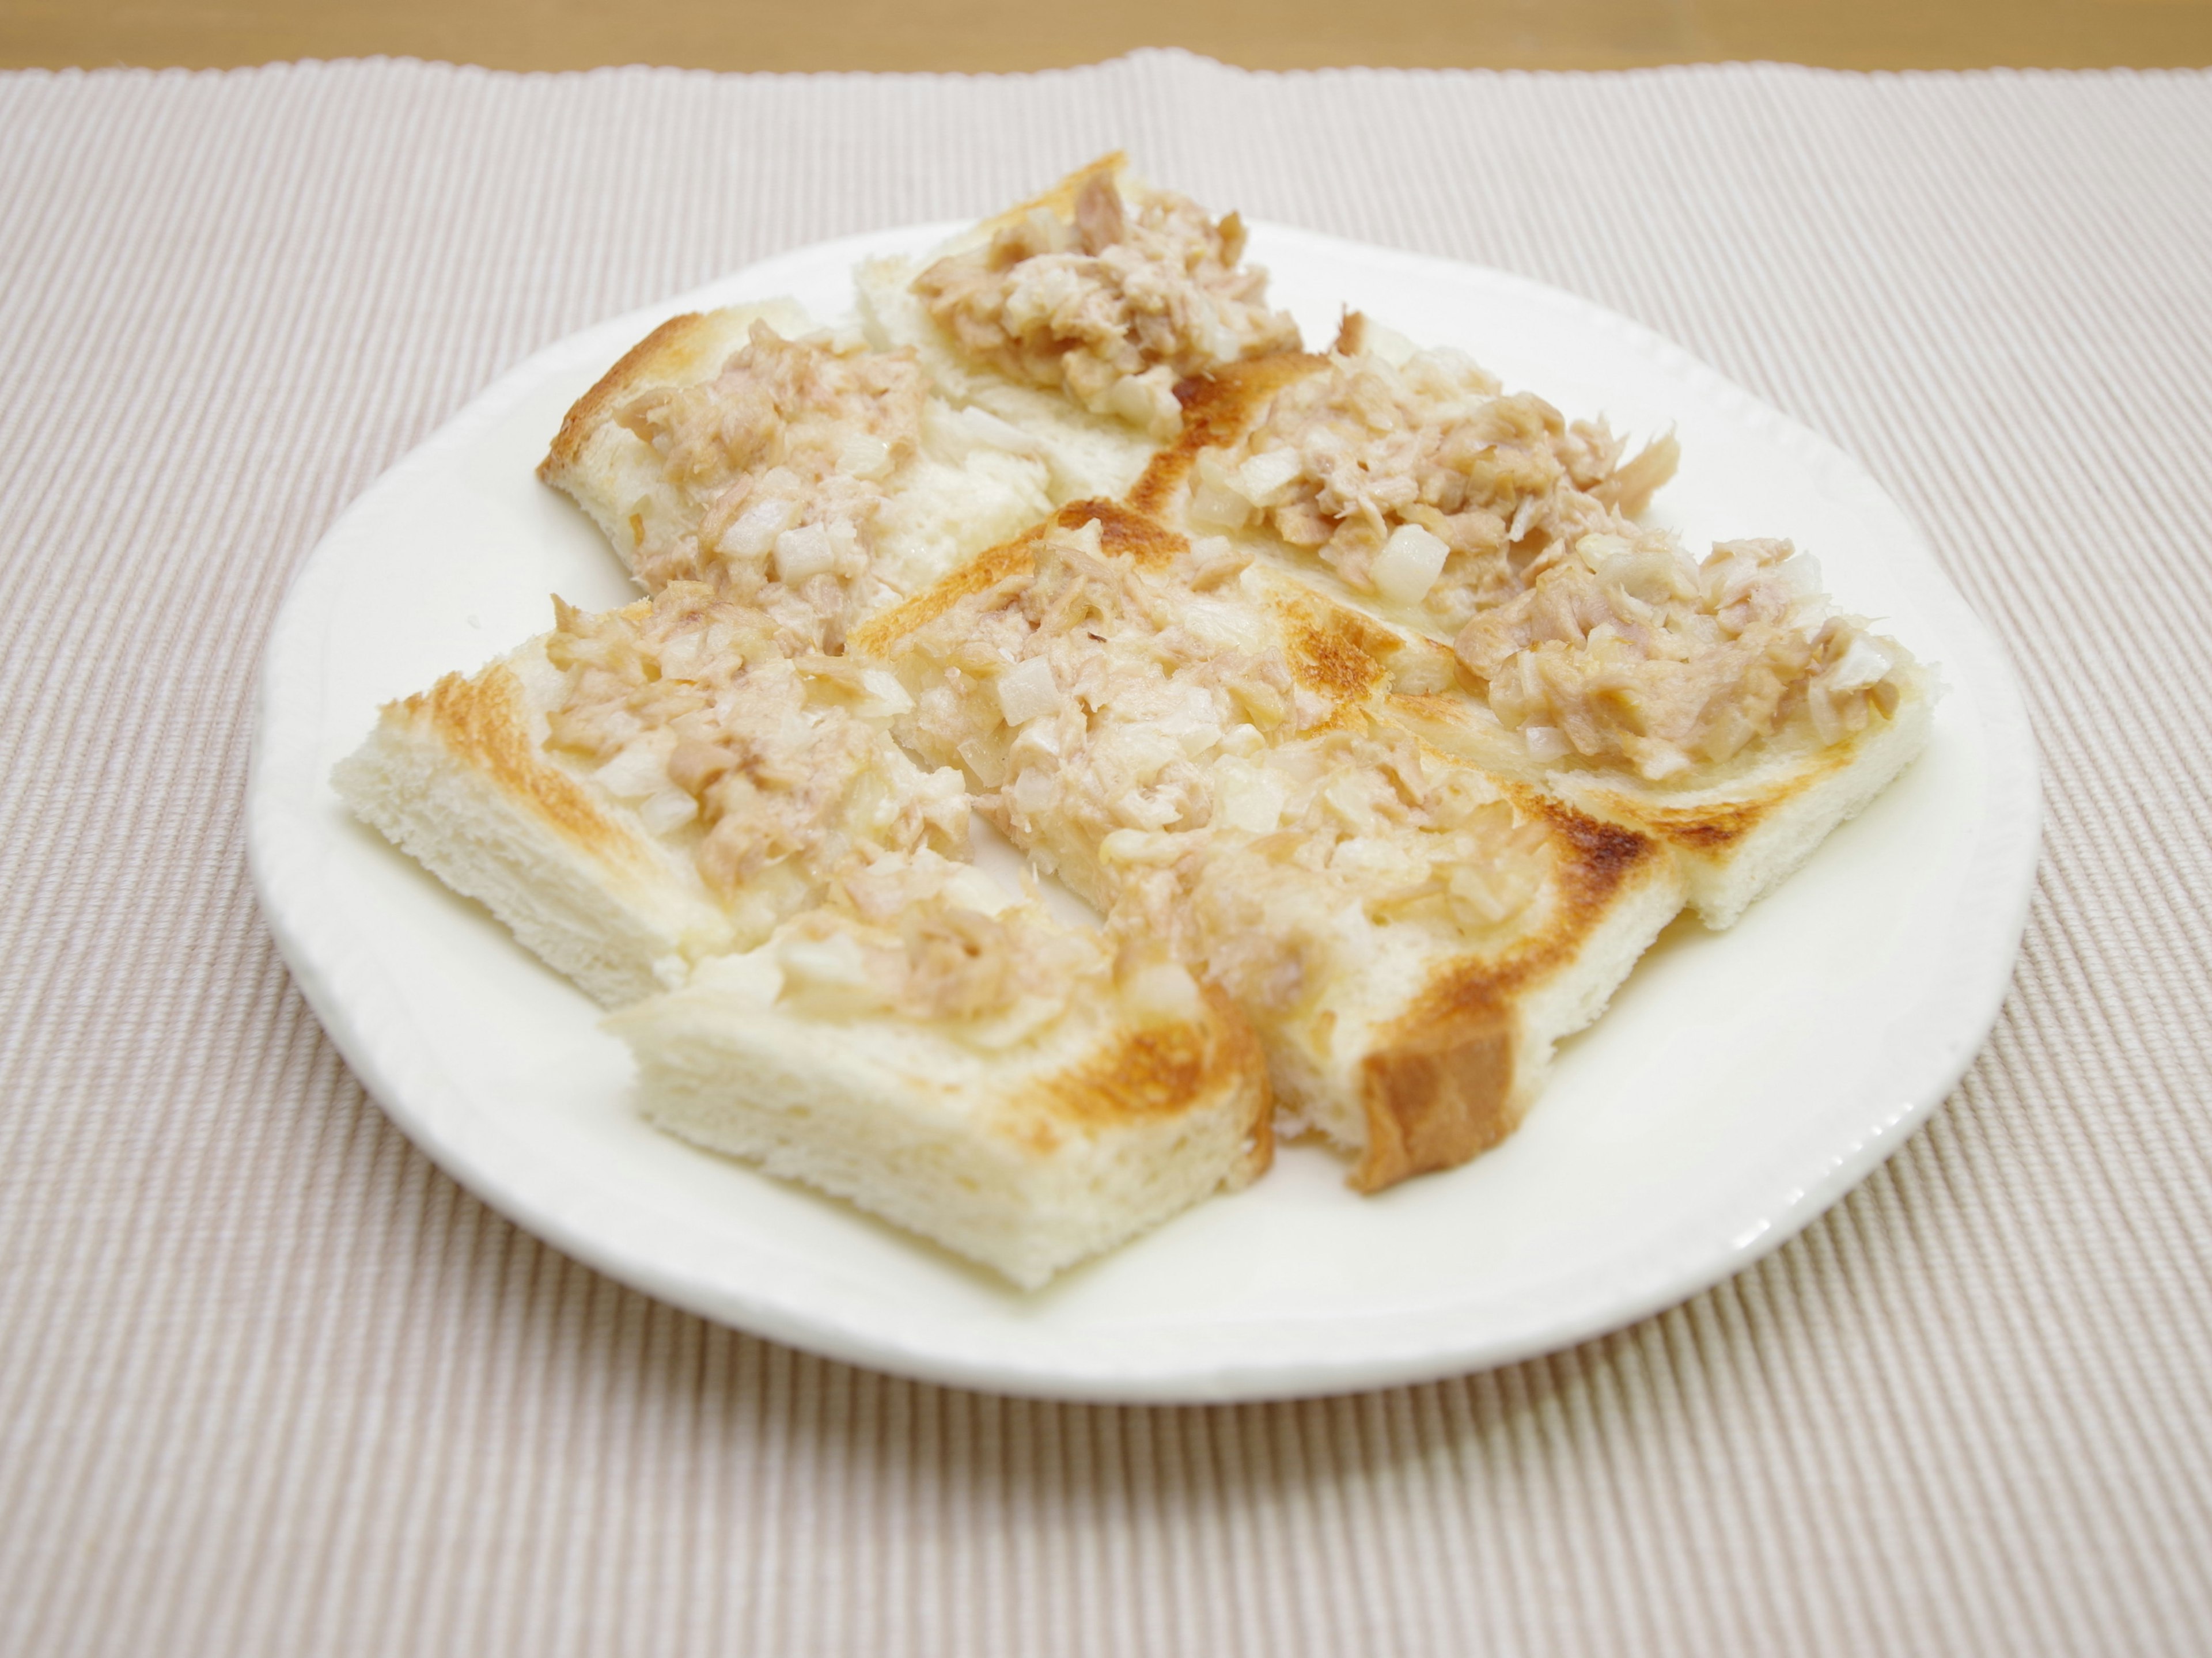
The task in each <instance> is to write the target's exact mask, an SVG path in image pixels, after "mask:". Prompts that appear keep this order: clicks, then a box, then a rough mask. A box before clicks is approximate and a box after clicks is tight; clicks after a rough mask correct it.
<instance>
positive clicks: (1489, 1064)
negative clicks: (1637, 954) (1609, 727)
mask: <svg viewBox="0 0 2212 1658" xmlns="http://www.w3.org/2000/svg"><path fill="white" fill-rule="evenodd" d="M1511 793H1512V794H1513V797H1514V799H1515V803H1516V805H1518V806H1519V807H1520V808H1521V809H1522V811H1526V812H1528V813H1529V814H1530V815H1532V816H1534V817H1540V818H1541V819H1542V820H1543V821H1544V822H1545V823H1546V824H1547V826H1548V827H1549V828H1550V829H1552V830H1553V836H1554V839H1553V845H1554V847H1555V848H1556V849H1557V853H1558V862H1557V863H1556V865H1555V866H1554V872H1553V887H1554V898H1553V902H1552V904H1551V905H1550V906H1549V907H1548V909H1547V914H1546V916H1545V919H1544V922H1543V925H1542V926H1541V928H1540V929H1539V930H1538V931H1536V932H1534V933H1530V934H1527V935H1524V936H1523V937H1522V938H1520V939H1519V940H1518V941H1516V944H1514V946H1513V948H1512V949H1511V950H1510V951H1509V952H1508V953H1506V954H1505V955H1504V956H1502V957H1462V958H1460V959H1458V960H1456V961H1453V962H1450V963H1445V964H1444V965H1443V967H1442V968H1441V969H1439V970H1438V971H1437V973H1436V974H1435V975H1433V976H1432V977H1431V979H1430V981H1429V982H1428V985H1427V987H1425V989H1424V990H1423V991H1422V993H1421V994H1420V996H1419V999H1416V1000H1415V1001H1414V1003H1413V1005H1412V1006H1411V1007H1410V1008H1408V1009H1407V1011H1406V1012H1405V1013H1404V1014H1403V1015H1402V1016H1401V1017H1399V1018H1398V1019H1397V1020H1396V1021H1395V1022H1394V1023H1392V1025H1391V1026H1390V1027H1389V1029H1388V1030H1387V1031H1386V1032H1385V1033H1384V1035H1383V1039H1382V1040H1381V1041H1380V1042H1377V1043H1376V1045H1375V1047H1374V1048H1372V1049H1370V1052H1369V1053H1368V1054H1367V1055H1366V1056H1365V1058H1364V1060H1362V1061H1361V1066H1360V1093H1361V1104H1362V1105H1363V1107H1364V1110H1365V1114H1366V1119H1367V1150H1366V1155H1365V1156H1364V1157H1363V1158H1362V1160H1361V1162H1360V1164H1359V1167H1358V1169H1355V1170H1354V1171H1353V1173H1352V1185H1353V1186H1354V1187H1356V1188H1357V1189H1358V1190H1360V1191H1362V1192H1376V1191H1380V1190H1382V1189H1383V1187H1387V1186H1394V1185H1395V1184H1396V1183H1397V1182H1398V1181H1401V1180H1405V1179H1407V1178H1408V1177H1410V1176H1412V1175H1419V1174H1425V1173H1427V1172H1428V1171H1430V1170H1431V1169H1451V1168H1455V1167H1457V1166H1458V1165H1459V1164H1461V1163H1465V1162H1467V1161H1468V1159H1470V1158H1472V1157H1475V1156H1477V1155H1478V1154H1480V1153H1481V1152H1483V1151H1488V1150H1489V1149H1490V1148H1491V1147H1492V1146H1493V1145H1497V1144H1498V1142H1499V1141H1501V1140H1503V1139H1504V1138H1505V1137H1506V1136H1507V1135H1509V1134H1510V1133H1512V1132H1513V1130H1514V1129H1515V1128H1516V1127H1518V1126H1519V1122H1520V1117H1521V1113H1522V1111H1523V1110H1524V1109H1525V1108H1526V1107H1527V1104H1528V1101H1527V1099H1526V1097H1525V1096H1524V1094H1523V1091H1522V1090H1520V1089H1519V1088H1518V1086H1517V1084H1518V1081H1519V1078H1520V1076H1521V1071H1522V1067H1521V1066H1520V1064H1519V1063H1518V1062H1517V1061H1518V1060H1519V1057H1520V1056H1519V1055H1518V1054H1516V1043H1517V1042H1519V1041H1520V1040H1521V1037H1520V1035H1518V1033H1517V1032H1516V1029H1515V1027H1514V1021H1513V1018H1512V1012H1511V1006H1512V1003H1513V1001H1514V999H1515V998H1516V996H1520V995H1522V994H1524V993H1527V991H1528V989H1529V988H1530V987H1532V986H1533V985H1534V983H1536V982H1537V981H1539V980H1541V979H1542V978H1544V977H1546V976H1547V975H1550V974H1553V973H1556V972H1558V971H1560V970H1562V969H1565V968H1567V967H1568V966H1570V965H1571V963H1573V962H1574V960H1575V959H1576V957H1577V956H1578V955H1580V954H1581V953H1582V951H1583V950H1584V949H1585V948H1586V947H1587V946H1588V945H1589V943H1590V941H1591V939H1592V938H1593V937H1594V935H1595V933H1596V932H1597V930H1598V927H1599V926H1600V925H1601V922H1602V921H1603V920H1605V918H1606V917H1607V914H1610V913H1611V912H1612V911H1613V908H1615V907H1616V906H1617V905H1618V904H1619V903H1620V901H1621V899H1622V898H1623V896H1624V895H1625V894H1626V891H1627V890H1628V888H1629V887H1630V886H1631V885H1632V884H1633V883H1635V882H1638V881H1639V880H1643V879H1648V878H1651V877H1652V876H1653V875H1655V874H1656V872H1657V869H1658V865H1660V863H1661V860H1662V859H1663V858H1664V857H1665V853H1663V852H1662V850H1661V849H1660V848H1659V847H1658V846H1657V845H1656V843H1655V842H1653V841H1650V839H1648V838H1646V837H1645V836H1644V835H1638V834H1636V833H1635V832H1634V831H1633V830H1631V829H1623V828H1620V827H1619V826H1618V825H1615V824H1610V823H1599V822H1597V821H1596V820H1595V819H1594V818H1589V817H1583V815H1582V814H1581V813H1579V812H1575V811H1568V810H1567V809H1566V808H1565V807H1564V806H1561V805H1558V804H1557V803H1556V802H1553V801H1551V800H1547V799H1543V798H1542V797H1541V796H1539V795H1536V794H1535V793H1533V792H1532V791H1527V790H1521V789H1516V790H1514V791H1512V792H1511Z"/></svg>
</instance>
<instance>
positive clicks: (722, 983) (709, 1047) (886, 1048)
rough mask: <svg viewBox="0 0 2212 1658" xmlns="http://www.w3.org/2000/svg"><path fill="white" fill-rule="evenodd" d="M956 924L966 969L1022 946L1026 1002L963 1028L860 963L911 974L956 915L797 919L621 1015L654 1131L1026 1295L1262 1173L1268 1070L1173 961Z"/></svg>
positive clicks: (1042, 922) (1222, 1003)
mask: <svg viewBox="0 0 2212 1658" xmlns="http://www.w3.org/2000/svg"><path fill="white" fill-rule="evenodd" d="M946 914H947V912H945V910H943V909H942V908H941V907H936V906H933V905H931V904H929V903H927V902H924V903H921V904H918V905H914V906H911V907H910V908H908V911H907V912H906V914H904V915H903V916H902V918H900V920H897V921H896V922H893V923H890V925H889V926H887V927H885V928H877V929H872V928H869V927H867V926H865V925H862V924H860V923H858V922H856V921H854V920H851V919H849V918H847V917H842V916H832V915H829V914H817V915H809V916H803V917H800V918H798V919H797V920H794V921H793V922H791V923H788V924H787V926H785V927H784V928H783V929H782V930H781V931H780V932H779V933H778V935H777V937H776V939H775V941H774V942H773V943H772V944H769V945H767V946H764V947H763V949H761V950H757V951H756V952H754V953H752V954H751V955H748V956H743V957H729V958H726V959H724V960H722V961H718V962H714V963H708V964H707V965H705V966H704V967H702V969H700V970H699V971H698V973H697V974H696V975H694V977H693V979H692V981H691V982H690V984H689V985H688V986H686V987H684V988H683V989H680V990H678V991H675V992H672V993H670V994H668V995H665V996H660V997H656V998H654V999H652V1000H649V1001H646V1002H641V1003H639V1004H637V1005H635V1006H633V1007H629V1008H627V1009H624V1010H623V1011H621V1012H619V1013H617V1014H616V1015H614V1016H613V1017H611V1019H610V1020H609V1021H608V1022H607V1023H608V1028H609V1029H611V1030H613V1031H614V1032H616V1033H617V1035H620V1036H622V1037H623V1040H624V1041H626V1042H628V1043H629V1045H630V1048H631V1049H632V1050H633V1051H634V1053H635V1055H636V1058H637V1062H638V1072H639V1078H640V1100H641V1105H642V1108H643V1110H644V1112H645V1114H646V1115H647V1117H648V1118H649V1119H650V1120H651V1121H653V1122H655V1123H657V1124H659V1126H660V1127H664V1128H666V1129H668V1130H670V1131H671V1132H672V1133H677V1134H679V1135H681V1136H682V1137H683V1138H684V1139H688V1140H691V1141H693V1142H694V1143H696V1144H697V1145H702V1146H706V1147H708V1148H709V1149H711V1150H714V1151H722V1152H726V1153H730V1154H732V1155H733V1156H737V1157H743V1158H744V1159H746V1160H747V1161H749V1162H752V1163H757V1164H759V1165H760V1166H761V1167H763V1169H766V1170H767V1171H768V1172H769V1173H770V1174H773V1175H781V1176H783V1177H785V1178H788V1179H793V1180H798V1181H804V1182H805V1183H806V1184H808V1185H810V1186H813V1187H817V1188H819V1189H821V1190H823V1191H825V1192H829V1193H833V1194H834V1195H836V1196H838V1197H841V1198H844V1199H848V1200H849V1201H851V1202H853V1203H855V1204H857V1205H859V1206H860V1207H862V1208H864V1209H867V1210H870V1211H872V1212H874V1213H876V1214H878V1215H881V1216H883V1217H884V1218H886V1219H888V1220H890V1221H892V1222H895V1223H896V1224H898V1225H901V1226H902V1227H905V1228H907V1229H908V1230H911V1231H915V1232H917V1233H920V1234H921V1236H924V1237H927V1238H930V1239H933V1240H934V1241H935V1242H938V1243H940V1244H942V1245H944V1246H945V1248H949V1249H951V1250H953V1251H955V1252H957V1253H958V1254H963V1255H965V1256H967V1257H969V1259H971V1260H977V1261H980V1262H981V1263H983V1264H984V1265H986V1266H990V1267H992V1268H994V1269H995V1270H996V1271H998V1272H1001V1273H1003V1274H1004V1275H1005V1276H1006V1277H1007V1278H1011V1279H1012V1280H1013V1282H1014V1283H1016V1284H1019V1285H1022V1286H1023V1287H1024V1288H1031V1289H1033V1288H1035V1287H1036V1286H1037V1285H1039V1284H1042V1283H1044V1282H1045V1281H1046V1280H1047V1279H1048V1278H1050V1277H1051V1276H1052V1275H1053V1274H1054V1273H1055V1272H1059V1271H1060V1270H1062V1269H1063V1268H1065V1267H1066V1266H1071V1265H1073V1263H1075V1262H1077V1261H1079V1260H1084V1259H1086V1258H1088V1257H1089V1256H1091V1255H1094V1254H1098V1253H1099V1252H1100V1251H1102V1250H1105V1249H1109V1248H1113V1247H1114V1246H1115V1245H1116V1244H1118V1243H1121V1242H1125V1241H1127V1239H1129V1238H1131V1237H1133V1236H1136V1235H1137V1234H1138V1233H1139V1232H1143V1231H1146V1230H1150V1229H1151V1228H1152V1227H1154V1226H1157V1225H1158V1224H1160V1223H1161V1222H1163V1221H1165V1220H1167V1219H1168V1218H1170V1217H1171V1216H1173V1215H1175V1214H1176V1213H1178V1212H1181V1211H1182V1210H1184V1209H1186V1208H1188V1207H1189V1206H1191V1205H1192V1204H1194V1203H1196V1202H1198V1201H1199V1200H1200V1199H1203V1198H1205V1197H1206V1196H1208V1195H1210V1194H1211V1193H1214V1192H1217V1191H1223V1190H1231V1191H1233V1190H1236V1189H1237V1188H1238V1187H1242V1186H1243V1185H1245V1184H1246V1183H1247V1182H1248V1181H1250V1180H1251V1179H1253V1178H1254V1177H1255V1175H1258V1174H1259V1173H1260V1172H1261V1170H1262V1169H1265V1168H1266V1167H1267V1162H1268V1159H1269V1156H1270V1154H1271V1151H1272V1146H1273V1139H1272V1128H1271V1111H1270V1106H1269V1102H1268V1095H1267V1071H1266V1067H1265V1065H1264V1063H1263V1062H1262V1060H1261V1056H1260V1053H1259V1049H1258V1046H1257V1044H1256V1042H1255V1041H1254V1039H1253V1036H1252V1034H1251V1031H1250V1029H1249V1026H1247V1025H1246V1023H1244V1021H1243V1018H1242V1017H1240V1016H1239V1015H1238V1014H1237V1011H1236V1010H1235V1008H1234V1007H1233V1006H1231V1005H1229V1003H1228V1002H1227V1000H1226V999H1225V998H1224V997H1222V996H1221V995H1220V994H1219V993H1218V992H1206V991H1201V990H1200V987H1198V985H1197V984H1196V982H1195V981H1194V980H1193V979H1192V978H1191V976H1190V975H1188V973H1187V972H1185V971H1184V970H1183V969H1181V968H1179V967H1177V966H1176V965H1175V964H1174V963H1170V962H1166V961H1164V960H1160V959H1157V958H1154V959H1146V960H1137V961H1130V960H1127V959H1125V960H1124V961H1123V962H1122V963H1121V964H1120V968H1119V970H1118V971H1117V970H1116V968H1115V963H1114V962H1113V959H1112V957H1111V955H1110V953H1109V951H1107V950H1105V948H1104V947H1103V941H1102V940H1101V939H1100V938H1099V935H1098V934H1097V932H1096V931H1095V929H1094V930H1087V931H1086V930H1081V929H1071V928H1067V927H1065V926H1060V924H1058V923H1056V922H1054V921H1053V920H1051V919H1050V918H1049V917H1048V916H1047V915H1046V914H1044V913H1043V911H1042V907H1041V906H1037V905H1034V904H1031V905H1029V906H1025V907H1022V908H1018V909H1017V910H1015V911H1013V912H1012V913H1006V912H1002V913H1001V914H1000V916H998V917H996V918H993V919H990V920H987V919H986V918H983V917H981V916H980V915H979V914H976V913H975V912H973V911H964V912H957V914H959V915H961V916H962V917H963V920H962V921H961V925H962V926H963V937H962V938H961V941H960V942H961V944H963V946H964V950H963V952H962V953H961V954H960V956H959V957H958V959H960V960H961V961H962V962H963V963H974V962H975V961H976V960H977V959H979V958H983V957H987V951H988V950H989V949H992V948H1004V947H1005V945H1004V944H1003V942H1000V941H1003V940H1006V939H1013V938H1021V937H1023V936H1024V935H1026V939H1025V942H1026V944H1027V954H1026V957H1025V959H1024V960H1023V961H1022V962H1021V963H1018V964H1017V965H1016V966H1015V967H1014V968H1013V969H1012V970H1011V972H1009V973H1008V974H1007V975H1004V976H1005V977H1006V978H1010V979H1012V980H1013V981H1016V982H1017V983H1018V985H1019V987H1020V990H1021V993H1020V994H1019V995H1018V997H1017V998H1016V999H1014V1001H1013V1004H1012V1006H1010V1007H1006V1008H1004V1009H1001V1008H1000V1007H998V1006H995V1005H992V1004H991V1002H990V1001H989V1000H986V1001H985V1002H984V1003H982V1004H981V1005H978V1006H976V1007H975V1008H974V1009H972V1010H971V1011H973V1012H974V1013H975V1014H976V1015H977V1016H978V1017H968V1018H960V1017H946V1015H945V1011H944V1010H943V1009H942V1008H940V1007H936V1006H933V1005H930V1004H929V1003H928V1002H927V1000H925V1003H924V1005H921V1006H920V1007H915V1006H913V1005H902V1004H901V999H900V998H899V996H898V995H897V994H896V992H890V991H886V990H885V988H884V985H883V984H882V982H881V981H880V980H879V979H878V980H871V979H870V978H869V976H868V975H867V972H866V968H865V967H864V966H863V965H862V963H863V960H864V953H865V954H867V955H872V957H874V958H875V960H876V962H877V963H879V964H880V963H884V962H888V963H890V971H891V973H892V975H893V976H896V974H897V973H898V971H899V970H900V969H901V968H902V965H903V964H904V963H905V962H907V961H909V960H911V959H913V958H914V957H915V956H916V954H917V950H918V947H917V946H916V944H915V938H916V934H917V931H918V930H923V931H926V930H927V928H928V927H930V926H933V925H936V926H942V925H943V924H944V922H945V917H946ZM985 929H991V930H992V931H993V938H992V942H990V943H987V944H984V945H983V946H981V947H980V948H979V946H978V945H977V944H975V938H976V937H977V936H978V935H980V934H981V933H982V932H984V930H985ZM929 947H930V946H929V945H927V944H924V945H921V946H920V947H919V949H920V950H921V951H926V950H927V949H928V948H929ZM1046 958H1052V961H1051V965H1050V966H1048V967H1047V968H1045V969H1040V967H1039V965H1038V963H1039V962H1040V961H1041V960H1045V959H1046Z"/></svg>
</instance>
